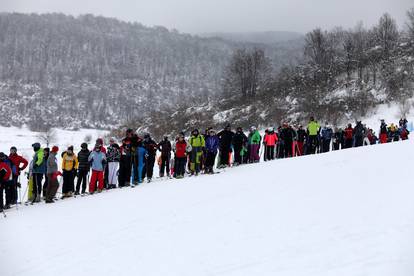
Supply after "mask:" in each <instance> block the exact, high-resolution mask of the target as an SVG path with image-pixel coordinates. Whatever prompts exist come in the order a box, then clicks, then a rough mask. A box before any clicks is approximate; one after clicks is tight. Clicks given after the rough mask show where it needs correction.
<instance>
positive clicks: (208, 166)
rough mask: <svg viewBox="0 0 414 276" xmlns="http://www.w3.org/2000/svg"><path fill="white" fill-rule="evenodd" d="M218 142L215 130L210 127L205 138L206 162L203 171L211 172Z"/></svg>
mask: <svg viewBox="0 0 414 276" xmlns="http://www.w3.org/2000/svg"><path fill="white" fill-rule="evenodd" d="M219 144H220V139H219V138H218V136H217V134H216V132H215V131H214V130H213V129H210V131H209V133H208V136H207V138H206V149H205V150H206V163H205V173H209V174H213V173H214V171H213V167H214V162H215V161H216V155H217V150H218V147H219Z"/></svg>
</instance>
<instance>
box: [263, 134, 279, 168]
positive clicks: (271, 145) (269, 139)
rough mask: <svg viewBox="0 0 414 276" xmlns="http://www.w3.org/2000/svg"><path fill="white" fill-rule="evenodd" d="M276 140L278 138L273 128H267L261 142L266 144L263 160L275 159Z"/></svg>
mask: <svg viewBox="0 0 414 276" xmlns="http://www.w3.org/2000/svg"><path fill="white" fill-rule="evenodd" d="M278 140H279V138H278V137H277V134H276V133H275V130H274V129H273V128H269V129H268V130H267V133H266V135H265V136H264V139H263V143H264V145H265V146H266V150H265V152H266V156H265V161H266V160H274V159H275V147H276V143H277V141H278Z"/></svg>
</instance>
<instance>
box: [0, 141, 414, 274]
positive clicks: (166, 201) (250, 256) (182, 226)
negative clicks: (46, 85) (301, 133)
mask: <svg viewBox="0 0 414 276" xmlns="http://www.w3.org/2000/svg"><path fill="white" fill-rule="evenodd" d="M28 142H29V141H28ZM30 143H31V141H30V142H29V143H28V144H30ZM413 163H414V143H413V141H407V142H399V143H393V144H387V145H378V146H370V147H364V148H358V149H350V150H344V151H340V152H333V153H327V154H321V155H317V156H306V157H300V158H292V159H288V160H277V161H272V162H268V163H260V164H254V165H246V166H240V167H237V168H232V169H228V170H226V171H225V172H222V173H220V174H216V175H213V176H204V175H203V176H199V177H192V178H185V179H183V180H169V181H158V182H157V181H156V182H153V183H150V184H143V185H141V186H139V187H137V188H135V189H122V190H113V191H110V192H105V193H102V194H99V195H95V196H89V197H84V198H77V199H68V200H65V201H58V202H57V203H55V204H53V205H45V204H39V205H35V206H30V207H25V206H22V207H20V208H19V210H16V209H12V210H9V211H8V212H7V215H8V216H7V218H5V219H3V218H0V229H1V233H2V235H0V245H1V246H0V272H1V275H2V276H8V275H42V276H46V275H180V276H183V275H191V276H194V275H197V276H200V275H281V276H285V275H290V276H302V275H303V276H310V275H318V276H325V275H332V276H357V275H358V276H359V275H361V276H362V275H364V276H370V275H372V276H390V275H398V276H412V275H414V262H413V261H412V260H413V256H414V243H413V241H414V200H413V195H414V186H413V185H412V181H411V179H412V171H411V169H412V166H413V165H412V164H413Z"/></svg>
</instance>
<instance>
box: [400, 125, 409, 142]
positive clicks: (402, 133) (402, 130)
mask: <svg viewBox="0 0 414 276" xmlns="http://www.w3.org/2000/svg"><path fill="white" fill-rule="evenodd" d="M399 132H400V137H401V140H403V141H405V140H408V135H409V134H410V132H409V131H408V129H407V128H406V127H404V126H402V127H400V129H399Z"/></svg>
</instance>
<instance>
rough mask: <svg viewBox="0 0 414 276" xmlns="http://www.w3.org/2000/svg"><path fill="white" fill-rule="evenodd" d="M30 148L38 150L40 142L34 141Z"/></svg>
mask: <svg viewBox="0 0 414 276" xmlns="http://www.w3.org/2000/svg"><path fill="white" fill-rule="evenodd" d="M32 148H33V149H34V150H39V149H40V143H34V144H32Z"/></svg>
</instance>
